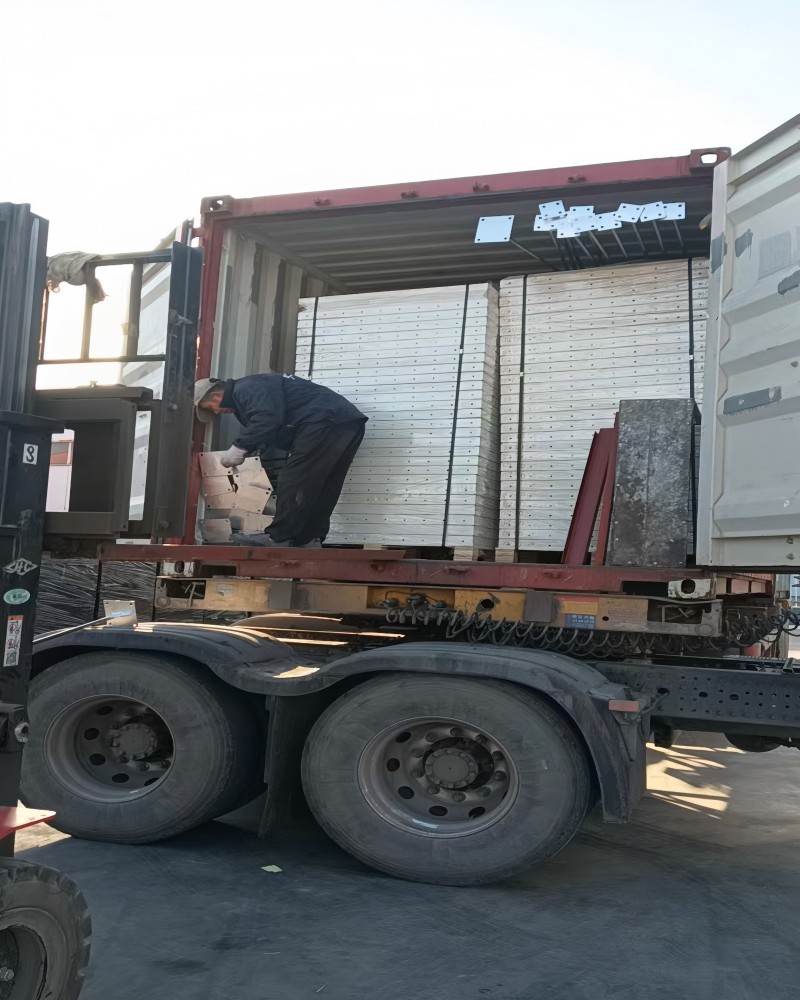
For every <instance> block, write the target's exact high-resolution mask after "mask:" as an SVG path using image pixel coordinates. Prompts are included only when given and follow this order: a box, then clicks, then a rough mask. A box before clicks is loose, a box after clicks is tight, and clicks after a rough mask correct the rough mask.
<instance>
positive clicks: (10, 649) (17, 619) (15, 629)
mask: <svg viewBox="0 0 800 1000" xmlns="http://www.w3.org/2000/svg"><path fill="white" fill-rule="evenodd" d="M23 621H24V616H23V615H9V616H8V624H7V625H6V643H5V647H4V649H3V666H4V667H16V666H18V665H19V649H20V646H21V645H22V622H23Z"/></svg>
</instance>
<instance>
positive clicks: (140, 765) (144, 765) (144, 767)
mask: <svg viewBox="0 0 800 1000" xmlns="http://www.w3.org/2000/svg"><path fill="white" fill-rule="evenodd" d="M136 766H137V767H138V768H139V770H140V771H149V770H150V765H149V764H147V763H146V762H145V761H143V760H140V761H139V763H138V764H137V765H136Z"/></svg>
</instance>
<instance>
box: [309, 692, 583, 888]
mask: <svg viewBox="0 0 800 1000" xmlns="http://www.w3.org/2000/svg"><path fill="white" fill-rule="evenodd" d="M591 784H592V783H591V770H590V765H589V763H588V760H587V756H586V752H585V750H584V747H583V744H582V741H581V740H580V737H579V736H578V735H577V734H576V733H575V732H574V730H573V729H572V727H571V726H570V724H569V723H568V722H567V721H566V720H565V719H564V718H563V717H562V716H561V715H560V713H559V712H558V711H557V710H556V709H555V708H553V707H552V706H551V705H550V704H548V703H547V702H546V701H545V700H544V699H543V698H541V697H539V696H538V695H536V694H534V693H533V692H530V691H528V690H526V689H524V688H520V687H517V686H515V685H512V684H508V683H505V682H503V681H495V680H480V679H474V678H467V677H433V676H424V675H420V674H394V675H389V676H383V677H378V678H375V679H373V680H369V681H366V682H365V683H363V684H360V685H359V686H358V687H355V688H353V689H352V690H350V691H348V692H347V693H346V694H344V695H343V696H342V697H341V698H339V699H338V700H337V701H335V702H334V703H333V704H332V705H331V706H330V707H329V708H328V709H327V710H326V711H325V712H324V713H323V714H322V716H320V718H319V719H318V720H317V722H316V724H315V726H314V728H313V729H312V730H311V733H310V735H309V737H308V741H307V742H306V747H305V751H304V755H303V787H304V789H305V793H306V798H307V800H308V804H309V806H310V808H311V811H312V812H313V813H314V816H315V817H316V819H317V820H318V822H319V823H320V825H321V826H322V827H323V829H324V830H325V831H326V832H327V833H328V835H329V836H330V837H331V838H332V839H333V840H334V841H335V842H336V843H337V844H338V845H339V846H340V847H342V848H344V850H346V851H348V852H349V853H350V854H353V855H355V856H356V857H357V858H359V859H360V860H361V861H363V862H365V863H366V864H368V865H370V866H372V867H373V868H377V869H379V870H380V871H384V872H387V873H388V874H390V875H395V876H399V877H400V878H405V879H410V880H412V881H416V882H430V883H435V884H440V885H481V884H484V883H488V882H496V881H499V880H500V879H505V878H508V877H510V876H512V875H515V874H517V873H518V872H522V871H524V870H525V869H526V868H529V867H531V866H532V865H535V864H537V863H541V862H543V861H546V860H548V859H549V858H551V857H553V855H555V854H556V853H558V851H560V850H561V849H562V848H563V847H564V846H565V845H566V844H567V843H568V842H569V841H570V840H571V838H572V837H573V835H574V834H575V832H576V831H577V830H578V828H579V826H580V824H581V822H582V821H583V818H584V816H585V814H586V810H587V808H588V805H589V801H590V794H591Z"/></svg>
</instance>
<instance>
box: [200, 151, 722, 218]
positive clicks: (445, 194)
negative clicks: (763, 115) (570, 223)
mask: <svg viewBox="0 0 800 1000" xmlns="http://www.w3.org/2000/svg"><path fill="white" fill-rule="evenodd" d="M704 154H716V156H717V160H716V162H721V161H722V160H725V159H727V158H728V156H730V149H728V148H727V147H724V146H723V147H719V146H718V147H709V148H708V149H697V150H692V152H691V153H689V155H688V156H664V157H658V158H654V159H645V160H620V161H617V162H612V163H592V164H581V165H579V166H574V167H550V168H547V169H544V170H519V171H516V172H514V173H508V174H489V175H486V174H479V175H473V176H471V177H451V178H444V179H439V180H432V181H411V182H407V183H403V184H379V185H375V186H373V187H358V188H340V189H334V190H331V191H303V192H293V193H291V194H276V195H268V196H267V197H262V198H231V197H229V196H223V197H216V196H215V197H211V198H204V199H203V201H202V204H201V212H202V214H203V224H204V225H205V224H207V223H208V221H210V219H211V218H212V217H214V216H218V217H220V218H226V219H229V220H230V219H253V218H258V217H263V216H268V215H275V214H277V213H280V212H304V211H313V212H320V210H322V211H324V210H327V209H337V208H359V207H361V208H366V207H369V206H373V205H386V204H392V203H394V204H402V203H406V204H407V203H409V202H413V203H419V201H420V200H421V199H435V198H446V199H452V198H474V197H475V196H476V195H489V196H491V195H497V194H507V193H508V194H510V193H512V192H515V191H520V192H524V191H531V192H535V191H544V190H546V189H548V188H568V187H575V188H580V187H584V186H586V187H589V186H592V185H603V184H635V183H637V182H643V181H653V182H660V181H668V180H676V179H679V178H682V177H691V176H693V175H695V174H700V175H702V174H705V175H708V174H709V173H710V172H711V170H712V169H713V167H714V166H715V164H704V163H703V162H702V160H701V157H702V156H703V155H704Z"/></svg>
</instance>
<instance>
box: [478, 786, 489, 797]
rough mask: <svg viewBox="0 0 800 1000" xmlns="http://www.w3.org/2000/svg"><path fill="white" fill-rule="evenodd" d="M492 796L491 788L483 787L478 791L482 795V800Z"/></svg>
mask: <svg viewBox="0 0 800 1000" xmlns="http://www.w3.org/2000/svg"><path fill="white" fill-rule="evenodd" d="M491 794H492V790H491V789H490V788H486V787H483V788H479V789H478V795H480V797H481V798H482V799H488V798H489V796H490V795H491Z"/></svg>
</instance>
